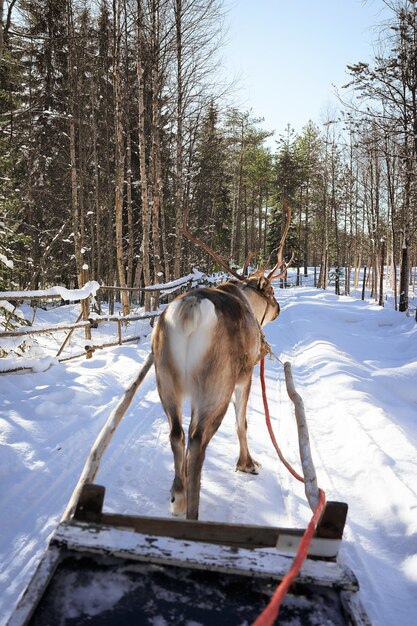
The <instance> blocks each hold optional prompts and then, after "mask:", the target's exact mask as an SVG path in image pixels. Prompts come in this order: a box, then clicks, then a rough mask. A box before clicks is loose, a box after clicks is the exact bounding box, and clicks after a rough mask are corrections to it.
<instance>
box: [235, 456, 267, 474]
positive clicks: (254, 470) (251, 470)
mask: <svg viewBox="0 0 417 626" xmlns="http://www.w3.org/2000/svg"><path fill="white" fill-rule="evenodd" d="M261 467H262V465H261V464H260V463H258V462H257V461H254V460H253V459H250V460H249V461H246V463H242V462H240V461H238V463H237V465H236V471H238V472H245V473H246V474H259V470H260V469H261Z"/></svg>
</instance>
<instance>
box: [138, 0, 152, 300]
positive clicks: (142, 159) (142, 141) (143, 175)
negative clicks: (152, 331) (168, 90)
mask: <svg viewBox="0 0 417 626" xmlns="http://www.w3.org/2000/svg"><path fill="white" fill-rule="evenodd" d="M137 9H138V15H137V75H138V115H139V120H138V121H139V165H140V182H141V200H142V271H143V278H144V281H145V285H146V286H147V285H150V284H151V268H150V258H149V234H150V226H151V224H150V223H151V212H150V207H149V199H148V175H147V174H148V173H147V168H146V134H145V83H144V70H143V56H144V14H143V9H142V3H141V0H138V3H137ZM150 308H151V294H150V293H149V292H145V310H146V311H150Z"/></svg>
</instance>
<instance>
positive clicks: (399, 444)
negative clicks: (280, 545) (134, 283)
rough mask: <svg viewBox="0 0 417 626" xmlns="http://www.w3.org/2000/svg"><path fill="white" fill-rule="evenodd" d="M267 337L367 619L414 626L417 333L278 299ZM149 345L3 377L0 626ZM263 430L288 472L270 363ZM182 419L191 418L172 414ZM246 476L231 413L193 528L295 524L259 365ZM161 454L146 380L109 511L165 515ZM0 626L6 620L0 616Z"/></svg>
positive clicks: (279, 398) (367, 314) (381, 317)
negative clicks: (254, 464)
mask: <svg viewBox="0 0 417 626" xmlns="http://www.w3.org/2000/svg"><path fill="white" fill-rule="evenodd" d="M278 298H279V300H280V302H281V305H282V313H281V316H280V317H279V318H278V320H277V322H275V324H272V325H270V326H269V327H267V328H266V334H267V339H268V340H269V342H270V343H271V345H272V346H273V349H274V351H275V352H276V353H277V354H280V355H281V358H282V359H283V360H290V361H291V363H292V368H293V374H294V380H295V382H296V387H297V390H298V391H299V393H301V395H302V397H303V399H304V404H305V407H306V414H307V418H308V422H309V428H310V437H311V442H312V450H313V457H314V459H315V461H316V469H317V475H318V479H319V484H320V486H322V487H323V488H324V489H325V491H326V493H327V497H328V498H329V499H333V500H337V499H339V500H344V501H346V502H348V504H349V516H348V526H347V529H346V532H345V538H344V539H345V540H344V543H343V546H342V558H343V559H344V560H345V561H346V562H347V564H348V565H350V566H351V567H352V569H353V570H354V571H355V573H356V574H357V576H358V577H359V580H360V584H361V594H362V600H363V603H364V605H365V607H366V609H367V610H368V613H369V615H370V617H371V618H372V620H373V622H374V623H375V624H376V625H381V626H397V625H398V624H401V625H402V626H416V625H417V555H416V553H417V483H416V480H415V477H416V469H417V455H416V449H417V428H416V420H417V385H416V384H415V380H416V376H417V330H416V328H415V323H414V321H413V320H412V319H410V318H405V317H403V316H402V315H400V314H398V313H395V312H394V311H391V310H390V309H389V308H386V309H380V308H379V307H377V306H374V305H370V304H367V303H364V302H361V301H360V300H357V299H354V298H345V297H340V298H338V297H336V296H334V295H333V294H331V293H328V292H321V291H317V290H315V289H308V288H302V289H297V290H295V289H294V290H286V291H279V292H278ZM148 347H149V346H148V344H143V345H141V347H140V349H138V348H137V347H135V346H123V347H121V348H114V349H111V350H107V351H103V352H102V353H100V354H99V355H98V356H96V357H94V359H92V360H91V361H82V360H77V361H73V362H70V363H68V364H66V365H59V366H56V367H53V368H51V369H50V370H49V371H48V372H45V373H37V374H12V375H8V376H2V377H1V378H0V392H1V405H0V506H1V510H2V513H3V515H2V519H1V522H0V624H3V623H4V621H5V620H6V618H7V616H8V614H9V613H10V611H11V610H12V608H13V605H14V603H15V602H16V600H17V597H18V595H19V593H20V591H21V590H22V588H23V587H24V585H25V584H26V583H27V581H28V579H29V577H30V574H31V573H32V572H33V569H34V567H35V564H36V562H37V560H38V559H39V557H40V556H41V554H42V552H43V550H44V548H45V545H46V542H47V538H48V536H49V534H50V533H51V532H52V530H53V528H54V526H55V524H56V522H57V521H58V519H59V516H60V514H61V513H62V511H63V509H64V507H65V504H66V503H67V501H68V499H69V497H70V495H71V492H72V489H73V487H74V485H75V483H76V480H77V478H78V476H79V473H80V471H81V468H82V466H83V464H84V461H85V458H86V455H87V452H88V450H89V448H90V446H91V444H92V442H93V441H94V438H95V436H96V434H97V433H98V431H99V429H100V427H101V425H102V424H103V422H104V421H105V420H106V418H107V416H108V414H109V412H110V410H111V408H112V407H113V406H114V404H115V403H116V402H117V399H118V397H119V396H120V394H121V392H122V390H123V389H124V388H125V387H126V386H127V385H128V383H129V382H130V381H131V379H132V378H133V377H134V375H135V373H136V371H137V370H138V369H139V366H140V362H141V360H144V358H145V356H146V353H147V351H148ZM266 376H267V387H268V395H269V402H270V410H271V415H272V418H273V423H274V428H275V431H276V434H277V438H278V440H279V442H280V445H281V447H282V449H283V451H284V453H285V455H286V456H287V458H288V460H289V461H290V462H292V463H293V464H295V465H296V466H298V453H297V441H296V427H295V420H294V417H293V408H292V404H291V402H290V401H289V399H288V397H287V394H286V390H285V384H284V378H283V371H282V367H281V365H280V364H279V363H278V362H276V361H274V360H271V361H267V363H266ZM185 414H186V417H185V424H187V422H188V420H187V415H189V411H188V408H187V407H186V411H185ZM248 422H249V444H250V447H251V452H252V454H253V456H254V457H255V458H256V459H257V460H258V461H260V462H261V464H262V471H261V473H260V474H259V476H251V475H245V474H241V473H237V472H235V471H234V466H235V462H236V458H237V453H238V446H237V438H236V434H235V426H234V415H233V412H232V411H231V410H230V409H229V411H228V413H227V415H226V417H225V419H224V422H223V424H222V426H221V428H220V430H219V431H218V433H217V434H216V436H215V437H214V439H213V441H212V442H211V444H210V446H209V449H208V453H207V457H206V461H205V465H204V471H203V481H202V491H201V504H200V518H201V519H206V520H216V521H227V522H233V523H255V524H256V523H259V524H274V525H282V526H303V525H305V524H306V522H307V521H308V519H309V516H310V511H309V508H308V506H307V504H306V500H305V496H304V490H303V486H302V485H300V484H298V483H297V482H296V481H295V480H294V479H293V478H292V477H291V476H290V475H289V474H288V473H287V471H286V470H285V468H283V466H281V465H280V464H279V462H278V460H277V459H276V456H275V452H274V451H273V449H272V446H271V444H270V441H269V436H268V433H267V430H266V426H265V420H264V415H263V408H262V400H261V392H260V384H259V371H258V370H256V372H255V376H254V381H253V387H252V392H251V397H250V401H249V410H248ZM172 465H173V464H172V455H171V449H170V445H169V440H168V428H167V424H166V420H165V417H164V415H163V412H162V409H161V406H160V404H159V400H158V396H157V393H156V391H155V384H154V375H153V373H150V374H149V375H148V378H147V379H146V380H145V382H144V384H143V386H142V388H141V389H140V390H139V392H138V394H137V397H136V398H135V400H134V401H133V403H132V405H131V407H130V409H129V411H128V413H127V414H126V416H125V418H124V419H123V421H122V423H121V425H120V426H119V429H118V431H117V432H116V434H115V437H114V439H113V441H112V443H111V445H110V447H109V449H108V451H107V453H106V455H105V457H104V461H103V465H102V468H101V469H100V472H99V474H98V476H97V482H98V483H101V484H104V485H106V500H105V508H106V510H112V511H119V512H121V513H136V514H146V515H155V516H166V515H168V514H169V487H170V483H171V480H172ZM2 620H3V621H2Z"/></svg>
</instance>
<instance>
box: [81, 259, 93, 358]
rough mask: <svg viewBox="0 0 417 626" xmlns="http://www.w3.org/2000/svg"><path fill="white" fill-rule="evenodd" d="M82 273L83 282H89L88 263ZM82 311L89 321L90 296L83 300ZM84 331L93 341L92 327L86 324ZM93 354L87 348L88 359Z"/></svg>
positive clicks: (84, 318) (84, 317) (85, 318)
mask: <svg viewBox="0 0 417 626" xmlns="http://www.w3.org/2000/svg"><path fill="white" fill-rule="evenodd" d="M82 275H83V283H84V285H85V284H86V282H88V265H86V264H84V265H83V268H82ZM81 311H82V314H83V320H85V321H86V322H87V321H88V318H89V317H90V296H87V298H84V300H82V301H81ZM84 332H85V338H86V340H87V341H91V328H90V326H86V328H85V331H84ZM92 356H93V354H92V352H91V351H90V350H87V351H86V358H87V359H91V357H92Z"/></svg>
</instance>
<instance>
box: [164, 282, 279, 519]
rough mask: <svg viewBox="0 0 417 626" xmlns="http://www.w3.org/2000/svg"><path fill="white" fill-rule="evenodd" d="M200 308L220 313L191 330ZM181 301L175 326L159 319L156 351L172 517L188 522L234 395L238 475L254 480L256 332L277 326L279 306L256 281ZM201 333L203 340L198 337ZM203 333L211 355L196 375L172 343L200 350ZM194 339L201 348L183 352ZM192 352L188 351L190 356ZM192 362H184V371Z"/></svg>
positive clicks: (189, 295) (201, 360) (206, 353)
mask: <svg viewBox="0 0 417 626" xmlns="http://www.w3.org/2000/svg"><path fill="white" fill-rule="evenodd" d="M203 300H209V301H210V302H211V303H212V304H213V305H214V310H215V318H213V316H212V318H213V319H214V322H213V323H212V325H211V326H210V325H209V326H207V327H206V326H204V322H205V321H207V320H205V319H202V320H199V321H200V325H196V324H194V315H199V313H198V311H199V306H200V303H201V302H202V301H203ZM176 301H177V302H179V303H178V304H176V305H175V306H176V307H177V308H176V310H175V313H174V314H173V316H172V319H171V318H170V320H167V311H164V313H163V314H162V315H161V317H160V318H159V321H158V324H157V326H156V328H155V330H154V332H153V336H152V350H153V355H154V362H155V370H156V380H157V386H158V392H159V395H160V398H161V402H162V405H163V408H164V411H165V413H166V415H167V418H168V422H169V426H170V440H171V448H172V451H173V454H174V466H175V478H174V481H173V484H172V488H171V495H172V503H173V511H174V513H176V514H178V515H180V514H183V513H185V512H186V514H187V518H190V519H197V518H198V506H199V498H200V482H201V471H202V466H203V461H204V457H205V451H206V448H207V445H208V443H209V442H210V439H211V438H212V436H213V435H214V433H215V432H216V431H217V429H218V428H219V426H220V424H221V422H222V420H223V417H224V415H225V413H226V410H227V408H228V406H229V403H230V400H231V398H232V395H233V392H235V397H234V402H235V411H236V425H237V433H238V438H239V445H240V454H239V459H238V462H237V466H236V469H238V470H241V471H244V472H250V473H257V470H258V467H259V464H258V463H256V461H254V460H253V458H252V457H251V455H250V453H249V450H248V445H247V436H246V431H247V423H246V406H247V401H248V396H249V391H250V386H251V378H252V371H253V368H254V365H255V363H256V362H257V360H258V356H259V353H260V350H261V331H260V326H259V325H260V323H262V324H264V323H267V322H268V321H271V320H273V319H275V318H276V317H277V316H278V314H279V305H278V303H277V301H276V300H275V298H274V296H273V288H272V286H271V284H270V282H269V281H268V280H267V279H265V278H259V277H256V278H255V277H252V278H249V279H246V280H245V281H241V282H239V281H229V282H227V283H225V284H223V285H220V286H219V287H218V288H200V289H194V290H192V291H190V292H189V293H187V294H184V295H182V296H180V297H179V298H177V299H176ZM170 306H171V305H170ZM208 310H211V308H210V306H209V309H208ZM210 315H212V314H210ZM195 319H199V318H195ZM210 319H211V318H210ZM207 323H210V320H208V322H207ZM193 328H195V330H192V329H193ZM190 329H191V332H189V331H190ZM187 333H188V334H187ZM198 333H200V336H197V337H195V335H198ZM201 333H206V335H205V344H206V345H207V350H204V351H203V353H202V355H201V356H198V358H197V359H196V360H195V362H194V363H193V367H192V369H191V371H186V368H183V367H182V365H181V363H182V362H181V357H180V356H179V355H178V354H177V350H176V349H174V350H173V349H172V345H173V339H172V337H173V336H174V335H175V336H176V337H177V338H178V342H179V344H175V345H176V346H177V345H180V346H182V345H191V346H192V345H194V346H197V349H198V346H199V341H200V340H202V339H204V338H203V337H202V336H201ZM193 336H194V338H195V339H194V340H195V341H196V343H195V344H186V342H187V341H189V340H190V341H191V340H192V338H193ZM187 350H188V348H187V349H184V354H185V355H186V354H188V353H187ZM191 356H192V355H191ZM187 358H188V357H184V363H185V362H186V359H187ZM187 362H188V361H187ZM187 392H188V393H189V394H190V396H191V422H190V427H189V432H188V445H187V450H186V451H185V435H184V431H183V428H182V405H183V401H184V396H185V395H186V393H187Z"/></svg>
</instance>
